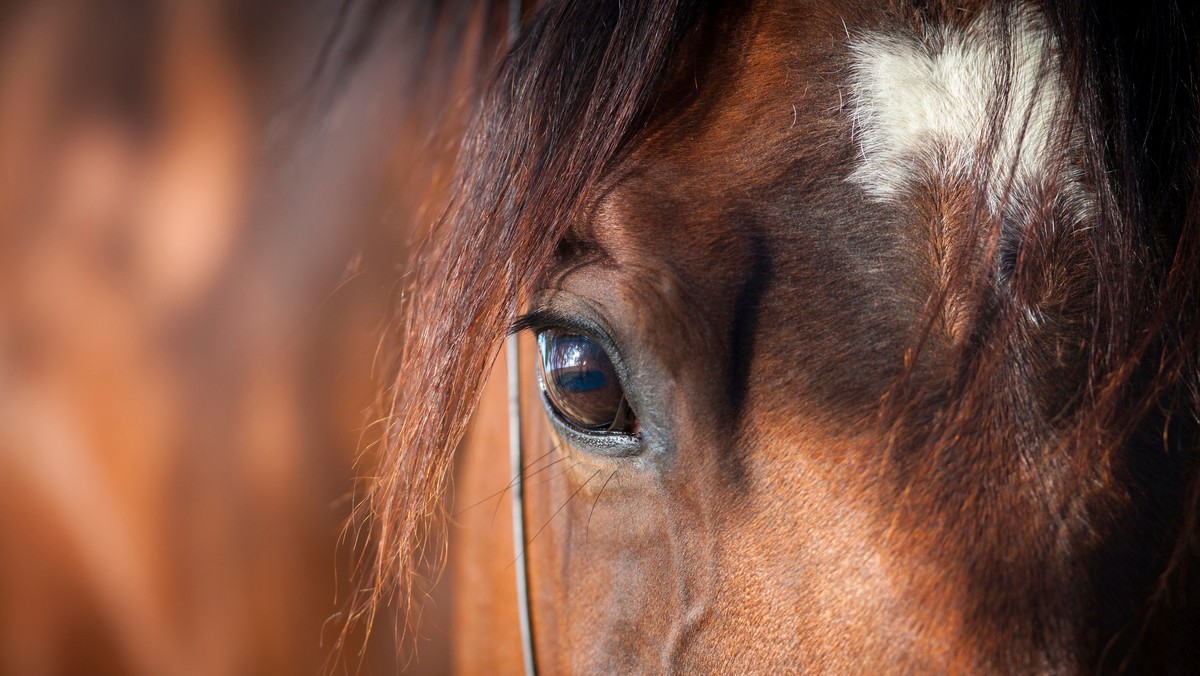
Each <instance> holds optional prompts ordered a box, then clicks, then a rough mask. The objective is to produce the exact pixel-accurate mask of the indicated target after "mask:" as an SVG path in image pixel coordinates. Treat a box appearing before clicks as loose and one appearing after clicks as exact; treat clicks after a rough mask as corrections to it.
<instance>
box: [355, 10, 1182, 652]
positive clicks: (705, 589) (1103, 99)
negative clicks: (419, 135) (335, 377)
mask: <svg viewBox="0 0 1200 676" xmlns="http://www.w3.org/2000/svg"><path fill="white" fill-rule="evenodd" d="M536 4H537V6H532V5H533V4H532V3H515V4H513V5H512V6H511V7H510V6H508V5H504V4H500V5H496V6H489V7H485V8H482V9H479V8H476V9H474V10H469V11H468V10H462V11H464V12H466V13H467V14H469V15H471V16H474V17H476V18H475V19H474V20H473V21H474V23H472V25H473V26H475V27H476V30H475V31H474V32H471V33H470V36H471V37H473V39H476V40H477V41H478V43H477V44H481V45H483V47H478V48H476V51H474V52H473V53H474V54H477V55H478V54H484V55H485V56H486V55H487V54H490V53H495V54H496V57H495V59H494V60H489V59H487V58H483V59H481V62H482V63H481V65H479V70H478V72H480V73H483V74H484V75H481V76H480V77H479V78H478V82H479V84H478V87H477V88H473V89H469V90H468V91H467V93H465V94H463V95H462V97H463V100H464V101H465V105H466V106H467V108H468V114H467V115H466V117H465V118H464V120H465V121H464V122H463V123H462V125H461V126H453V125H451V126H452V127H453V130H454V133H455V134H461V135H460V136H457V137H454V138H452V141H451V144H452V145H453V146H454V147H455V148H457V155H456V159H455V164H454V167H455V169H454V172H453V177H452V179H449V180H448V182H447V184H446V191H445V194H444V197H443V198H442V200H441V201H440V202H439V201H437V200H434V202H433V204H434V205H435V207H432V208H428V209H427V210H428V213H429V214H430V221H431V225H430V226H429V232H428V237H427V239H426V241H425V244H424V245H423V247H422V248H421V251H420V254H419V257H418V261H417V268H416V270H417V271H416V272H415V273H414V275H413V276H412V277H411V278H410V283H409V286H408V288H407V297H406V305H405V308H406V309H405V311H404V314H403V319H402V322H401V326H400V329H399V330H398V334H399V335H398V338H397V344H398V345H399V347H398V348H397V349H398V357H397V364H396V370H395V377H394V379H393V380H391V381H390V382H389V384H388V387H387V388H386V390H385V393H384V395H383V396H382V397H381V405H382V407H383V420H384V425H383V427H384V430H383V434H382V439H383V442H384V444H385V445H386V447H387V450H386V452H384V453H383V454H381V459H380V460H379V463H378V465H377V466H376V467H374V468H373V469H372V470H371V471H370V472H369V474H370V475H371V476H372V477H373V482H372V484H371V488H370V489H369V494H368V495H367V497H366V499H365V501H364V502H363V504H362V510H363V517H364V518H366V519H368V520H369V523H370V531H369V532H370V534H371V538H370V539H371V547H372V556H373V558H372V559H371V560H370V564H369V566H368V569H367V572H368V574H367V582H366V583H365V585H364V588H365V589H366V591H364V592H363V595H362V602H363V605H362V608H361V609H360V617H363V618H365V617H370V616H371V613H372V612H374V611H375V610H377V608H378V607H379V606H381V605H382V604H384V603H387V602H388V600H389V599H392V598H396V597H399V598H401V599H405V598H408V597H410V596H419V594H416V593H415V592H417V591H419V590H420V589H422V588H423V587H422V584H423V583H424V581H428V580H427V579H426V578H424V577H423V575H425V574H427V573H422V572H421V571H422V570H424V571H431V570H432V571H434V572H436V571H439V570H441V569H442V565H443V564H444V563H445V562H446V561H447V560H448V564H446V565H449V570H450V580H451V581H452V588H453V595H454V602H453V609H454V613H455V618H454V620H453V623H452V624H451V626H450V627H449V629H448V633H449V635H450V637H451V639H452V641H453V642H454V646H455V647H454V657H453V659H454V664H455V666H456V668H457V669H459V670H461V671H466V672H481V671H489V672H494V671H501V672H520V671H522V670H524V671H525V672H526V673H532V672H540V673H557V672H619V673H627V672H641V671H664V672H728V673H749V672H755V673H767V672H771V673H780V672H789V673H794V672H837V673H846V672H851V673H853V672H863V671H872V672H876V671H887V672H905V673H911V672H955V673H964V672H965V673H978V672H1003V673H1010V672H1016V673H1027V672H1045V673H1087V672H1095V671H1102V672H1117V671H1127V672H1134V673H1141V672H1145V671H1153V672H1164V673H1183V672H1187V671H1190V670H1192V669H1195V665H1196V664H1200V662H1198V661H1197V660H1198V659H1200V652H1198V649H1200V646H1198V644H1197V642H1196V640H1195V638H1196V636H1198V635H1200V633H1198V632H1200V592H1198V591H1197V587H1196V583H1195V578H1194V575H1195V574H1196V573H1197V572H1200V569H1198V564H1200V556H1198V550H1197V544H1196V536H1197V516H1198V515H1200V507H1198V504H1200V503H1198V501H1200V445H1198V444H1200V429H1198V428H1200V418H1198V415H1200V369H1198V365H1200V362H1198V360H1197V357H1198V354H1200V350H1198V348H1200V323H1198V320H1200V312H1198V310H1200V305H1198V299H1200V286H1198V285H1200V268H1198V266H1200V248H1198V247H1200V230H1198V228H1200V225H1198V224H1197V218H1198V217H1200V181H1198V180H1197V177H1198V174H1197V171H1198V166H1197V160H1198V159H1200V155H1198V151H1200V145H1198V141H1197V132H1198V131H1200V125H1198V124H1197V112H1198V108H1197V100H1196V96H1197V92H1198V91H1200V89H1197V84H1200V81H1198V80H1197V75H1196V68H1197V65H1200V64H1198V62H1197V56H1198V55H1200V53H1198V49H1197V47H1198V43H1197V40H1196V39H1195V38H1196V35H1197V33H1196V29H1197V27H1198V25H1200V24H1197V22H1196V19H1197V16H1196V13H1195V11H1194V10H1191V9H1185V8H1184V7H1183V6H1182V5H1177V4H1173V3H1152V4H1153V6H1152V7H1150V8H1148V9H1146V8H1140V9H1139V10H1138V11H1136V12H1134V11H1132V10H1130V9H1129V8H1125V7H1119V6H1116V5H1115V4H1113V5H1109V4H1105V3H1101V4H1099V5H1097V4H1093V3H1086V2H1079V1H1074V2H1072V1H1069V0H1067V1H1063V2H1058V1H1052V0H1047V1H1045V2H1024V1H1011V2H1010V1H989V0H981V1H979V2H967V3H950V2H940V1H939V0H921V1H918V2H903V3H901V2H870V1H867V0H862V1H855V0H849V1H846V2H833V1H829V0H811V1H804V2H800V1H793V0H745V1H741V2H732V3H713V2H705V1H703V0H596V1H595V2H584V3H581V2H567V1H563V0H549V1H548V2H545V3H536ZM510 11H511V15H512V17H513V18H514V20H513V21H512V22H511V24H510V23H509V22H508V21H507V20H506V19H507V17H508V16H509V15H510ZM472 12H473V13H472ZM450 70H451V69H450V68H449V67H447V68H445V69H443V71H441V72H442V73H445V72H449V71H450ZM427 77H430V78H433V79H436V78H437V77H439V74H438V72H437V71H435V72H433V73H432V74H430V75H427ZM508 336H511V338H507V337H508ZM506 340H508V341H510V343H509V344H510V345H511V346H512V349H511V351H510V353H509V354H510V357H509V358H506V359H499V358H498V356H499V355H500V354H501V352H502V346H503V345H504V344H505V341H506ZM509 379H511V382H512V384H513V387H511V388H509V387H508V386H506V383H507V382H508V381H509ZM510 403H512V404H513V406H511V407H510V406H509V404H510ZM510 435H511V437H512V438H511V439H510ZM510 446H511V448H512V449H515V450H517V451H519V453H518V455H517V458H518V463H517V465H516V469H517V471H516V473H515V475H512V474H510V469H509V468H510V462H511V457H512V456H511V455H510V452H509V451H510ZM452 485H453V492H452V498H448V497H447V495H448V494H449V493H450V489H451V486H452ZM510 493H511V494H512V495H516V496H517V499H516V500H515V501H506V497H507V496H509V495H510ZM477 503H481V504H482V505H487V506H479V504H477ZM493 503H494V507H493V506H491V505H492V504H493ZM510 505H511V506H510ZM509 516H513V517H514V519H515V520H514V522H513V527H512V528H511V529H510V527H509V526H508V521H507V518H508V517H509ZM446 523H450V524H451V527H450V529H449V535H448V536H447V535H446V530H445V524H446ZM514 538H515V541H514ZM402 603H409V602H402ZM411 603H412V604H416V603H417V602H416V601H412V602H411ZM412 607H413V605H406V606H405V608H406V609H411V608H412Z"/></svg>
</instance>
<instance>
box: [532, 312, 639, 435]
mask: <svg viewBox="0 0 1200 676" xmlns="http://www.w3.org/2000/svg"><path fill="white" fill-rule="evenodd" d="M538 349H539V351H540V352H541V358H540V359H539V360H538V367H539V369H540V374H541V383H542V390H543V392H545V395H546V399H547V401H549V402H550V405H551V407H552V408H553V409H554V412H555V413H557V414H558V415H559V417H561V418H563V419H564V420H565V421H566V422H568V423H569V424H571V425H574V426H575V427H579V428H582V429H585V430H590V431H605V432H626V433H627V432H628V431H629V429H630V426H631V425H632V424H633V416H632V414H631V413H630V411H629V404H628V403H627V402H626V401H625V391H624V390H623V389H622V388H621V381H620V379H619V378H618V377H617V372H616V369H615V368H614V367H613V363H612V360H611V359H610V358H609V356H608V353H607V352H605V351H604V348H603V347H601V346H600V345H599V344H598V343H597V342H596V341H594V340H592V339H591V338H588V337H587V336H583V335H579V334H576V333H570V332H568V331H564V330H559V329H547V330H545V331H542V332H541V333H539V334H538Z"/></svg>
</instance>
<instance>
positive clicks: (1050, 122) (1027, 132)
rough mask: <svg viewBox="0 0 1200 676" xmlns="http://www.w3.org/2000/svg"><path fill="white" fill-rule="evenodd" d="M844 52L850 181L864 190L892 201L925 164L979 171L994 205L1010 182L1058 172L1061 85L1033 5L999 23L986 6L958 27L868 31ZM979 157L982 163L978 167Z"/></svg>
mask: <svg viewBox="0 0 1200 676" xmlns="http://www.w3.org/2000/svg"><path fill="white" fill-rule="evenodd" d="M850 49H851V52H852V53H853V54H854V64H853V76H852V78H851V83H852V92H853V99H854V111H853V113H852V116H853V119H854V123H855V131H856V133H857V136H858V139H859V144H860V146H861V150H862V158H861V166H859V167H858V168H857V169H856V170H855V171H854V173H853V174H851V179H852V180H853V181H854V182H856V183H858V184H859V185H860V186H861V187H862V188H863V190H865V191H867V193H868V194H870V195H872V196H874V197H876V198H877V199H888V198H898V197H900V193H901V192H902V191H903V190H904V189H905V188H908V187H911V184H912V181H913V179H914V178H915V177H916V176H917V175H920V174H922V173H924V172H928V171H933V172H936V173H937V174H938V175H939V176H943V177H956V176H958V177H970V176H974V175H977V174H979V173H980V172H981V170H986V171H987V174H988V176H987V180H988V183H987V186H986V188H985V189H986V191H987V195H988V199H989V202H990V203H991V205H993V206H996V205H998V204H999V203H1000V201H1001V200H1002V199H1004V195H1005V194H1006V193H1007V192H1009V191H1010V190H1011V189H1012V186H1010V180H1011V181H1013V182H1015V187H1016V188H1017V189H1020V188H1023V187H1025V188H1027V187H1029V186H1031V185H1033V184H1035V183H1036V182H1037V180H1038V179H1039V178H1040V177H1045V176H1047V175H1049V174H1050V173H1051V172H1052V171H1054V170H1055V169H1057V170H1059V171H1061V170H1062V167H1054V166H1053V163H1054V161H1056V160H1058V161H1060V162H1061V158H1063V157H1064V155H1068V154H1067V153H1064V152H1062V151H1061V150H1060V149H1057V148H1056V147H1055V145H1056V143H1061V142H1062V138H1061V136H1062V131H1061V130H1062V127H1063V125H1064V123H1065V122H1066V121H1067V116H1066V112H1067V111H1066V106H1067V105H1068V102H1067V100H1066V98H1067V95H1068V92H1067V91H1066V83H1065V82H1064V80H1063V74H1062V71H1061V59H1060V56H1059V54H1058V48H1057V45H1056V44H1055V40H1054V37H1053V35H1052V34H1051V33H1050V31H1049V28H1048V27H1047V26H1046V24H1045V19H1044V18H1043V17H1042V16H1041V14H1040V12H1039V11H1038V10H1036V9H1033V8H1030V7H1023V8H1019V9H1017V10H1016V12H1015V14H1014V15H1013V16H1012V17H1011V18H1009V19H1008V20H1007V21H1006V20H1005V18H1004V17H1002V16H1001V15H1000V13H999V11H998V10H996V9H992V10H990V11H985V12H983V13H981V14H979V15H978V16H976V17H975V18H973V19H972V20H971V22H970V23H969V24H968V25H966V26H950V25H945V24H942V25H936V24H935V25H932V26H930V27H928V28H927V29H926V34H924V35H909V34H906V32H905V31H899V32H896V31H893V32H891V33H883V32H869V33H866V34H865V35H863V36H861V37H858V38H856V39H854V40H853V42H852V43H851V45H850ZM998 83H1003V84H1004V85H1005V86H999V87H998ZM998 106H1002V107H1003V109H1002V110H1001V111H999V114H998V115H997V107H998ZM997 117H998V119H996V118H997ZM993 143H994V144H995V145H996V147H995V149H994V151H992V153H991V157H990V158H985V157H983V156H982V155H983V154H984V153H983V152H981V149H982V148H985V147H986V146H987V145H988V144H993ZM1076 147H1077V144H1076ZM987 159H990V163H989V164H990V166H988V167H986V168H985V167H981V166H980V165H981V163H983V162H985V161H986V160H987Z"/></svg>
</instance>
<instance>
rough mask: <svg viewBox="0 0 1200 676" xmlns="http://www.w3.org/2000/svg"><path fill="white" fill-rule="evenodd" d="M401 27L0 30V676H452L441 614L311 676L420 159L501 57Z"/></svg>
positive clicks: (285, 13) (381, 359) (356, 13)
mask: <svg viewBox="0 0 1200 676" xmlns="http://www.w3.org/2000/svg"><path fill="white" fill-rule="evenodd" d="M396 4H397V5H399V6H393V5H392V4H389V3H385V2H380V1H378V0H372V1H368V2H351V1H350V0H346V1H345V2H343V1H342V0H331V1H325V2H317V1H310V2H305V1H302V0H296V1H291V2H287V1H283V0H255V1H254V2H245V1H238V0H228V1H226V2H221V1H219V0H213V1H205V0H195V1H190V2H189V1H185V0H176V1H167V0H162V1H155V0H140V1H136V2H131V1H127V0H126V1H118V0H75V1H59V0H29V1H20V0H17V1H15V2H14V1H13V0H9V1H7V2H4V3H0V673H2V674H21V675H26V674H31V675H41V674H103V673H112V674H155V675H158V674H205V675H210V674H214V675H220V674H317V673H326V672H333V673H395V672H396V671H397V670H401V669H408V670H412V669H414V668H419V669H420V670H422V671H432V672H438V671H442V670H443V669H444V667H445V661H444V660H445V655H444V650H443V649H442V648H441V646H440V644H439V638H438V637H439V636H441V635H443V634H444V630H443V628H444V626H445V619H444V616H443V614H444V611H443V609H442V608H441V607H439V606H438V604H436V603H434V604H431V605H432V606H434V607H433V608H432V609H431V610H427V612H426V615H425V616H424V617H425V619H424V620H423V621H424V625H423V626H425V627H426V629H424V630H423V631H422V632H421V634H422V636H423V637H424V638H422V639H420V640H419V641H418V646H417V648H418V653H419V658H420V659H419V662H416V663H414V662H412V661H410V659H409V658H411V655H407V654H405V655H400V654H398V653H399V652H400V651H398V649H397V641H396V639H395V637H396V633H397V632H396V628H395V627H394V626H391V625H390V624H389V622H388V619H389V618H388V617H383V618H380V620H379V623H378V624H377V626H376V628H375V631H374V638H373V640H372V641H371V642H370V644H369V645H368V647H366V648H363V645H362V640H361V631H359V632H357V633H356V634H354V635H351V637H350V638H349V641H348V644H347V647H346V649H345V650H343V651H342V652H341V653H339V654H336V655H335V654H334V647H335V645H336V643H337V641H338V638H339V636H340V634H341V631H342V627H343V625H344V622H343V619H344V617H345V615H344V611H345V610H346V609H347V607H348V604H349V602H350V601H351V596H352V593H353V589H354V584H355V580H356V578H355V577H354V575H353V573H354V560H355V557H356V556H357V555H358V554H357V552H356V549H355V546H354V545H355V538H356V536H357V535H358V533H357V531H356V529H355V528H354V525H353V524H350V523H349V522H348V519H349V516H350V514H351V508H352V506H353V504H354V502H355V500H356V499H357V497H358V496H359V495H361V490H357V491H356V483H355V479H354V477H355V468H356V462H359V459H360V457H361V456H362V455H363V454H364V453H365V454H367V455H368V456H369V454H370V453H371V452H372V450H373V444H372V442H373V437H372V434H373V431H374V429H375V428H374V427H373V426H372V424H371V421H372V410H373V407H372V402H373V400H374V397H375V394H376V389H377V387H378V383H379V382H381V379H382V380H384V381H385V380H386V376H387V375H388V372H389V369H390V368H391V363H392V361H391V360H392V355H393V354H394V352H395V346H394V345H390V344H389V341H388V340H386V339H384V338H383V337H384V335H385V334H386V330H387V328H388V326H389V324H390V323H391V322H392V321H393V317H394V313H395V310H394V308H395V306H396V302H397V299H398V297H399V295H400V292H401V290H402V288H403V284H404V268H405V265H404V261H405V260H406V258H407V256H408V255H409V252H410V251H411V250H412V248H413V246H414V242H415V241H416V240H417V235H416V234H415V233H417V232H418V231H419V230H420V228H419V227H418V226H417V225H416V224H417V223H418V222H420V220H421V219H422V217H423V214H427V213H429V212H430V210H435V209H436V208H437V204H438V201H439V197H438V195H440V194H441V193H442V192H444V190H443V186H444V184H445V172H446V168H447V165H448V162H447V158H449V157H451V156H452V155H453V151H454V147H453V143H452V142H444V141H442V140H439V139H442V138H451V139H452V138H453V137H454V135H453V133H450V134H446V135H444V136H440V135H438V134H434V133H433V132H432V129H434V128H435V127H441V128H443V129H451V130H452V129H454V128H455V125H456V124H458V123H459V122H458V120H460V119H461V115H460V114H459V113H458V112H456V110H457V108H456V107H455V95H454V94H453V92H455V91H459V90H460V89H461V88H462V87H463V86H465V84H468V83H469V82H471V81H473V78H475V77H476V72H478V68H477V66H478V65H479V64H481V63H486V62H487V61H488V59H490V58H492V57H493V56H494V54H493V53H491V52H488V51H487V50H482V48H481V50H482V51H481V50H475V51H474V52H471V50H465V51H467V52H470V53H468V54H466V56H465V57H464V53H463V52H464V49H463V47H462V46H463V45H469V44H474V43H477V42H481V41H480V40H479V39H478V36H479V34H480V33H479V31H480V30H482V26H483V24H484V23H486V22H487V21H490V19H486V18H484V19H481V18H480V17H477V16H475V15H473V14H472V13H470V12H467V13H460V14H461V15H455V16H452V17H450V20H447V17H446V16H444V14H445V12H448V11H450V10H448V9H446V8H444V7H441V6H440V5H441V3H439V5H438V6H435V5H434V3H423V2H421V3H416V2H414V3H396ZM434 26H442V28H438V29H436V30H435V29H434ZM472 36H474V37H472ZM492 52H494V49H493V50H492ZM439 54H440V55H441V56H438V55H439ZM439 58H440V59H451V60H454V63H460V64H465V65H463V66H462V67H452V66H453V63H452V64H451V66H447V67H443V68H437V69H432V68H431V66H430V60H431V59H433V60H436V59H439ZM431 70H432V72H439V73H441V75H440V76H439V77H437V78H429V80H430V81H428V82H426V81H424V80H423V78H422V73H426V72H430V71H431ZM447 73H452V74H453V77H449V78H448V77H446V74H447ZM458 98H459V99H461V98H462V96H461V95H459V96H458ZM459 103H461V101H459ZM362 462H367V461H366V460H363V461H362ZM435 600H436V599H435ZM430 637H432V638H430ZM400 643H403V641H400ZM404 652H408V651H404ZM414 664H415V665H417V666H416V667H414Z"/></svg>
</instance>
